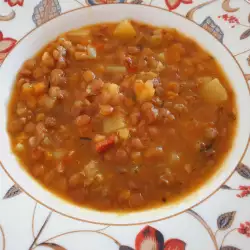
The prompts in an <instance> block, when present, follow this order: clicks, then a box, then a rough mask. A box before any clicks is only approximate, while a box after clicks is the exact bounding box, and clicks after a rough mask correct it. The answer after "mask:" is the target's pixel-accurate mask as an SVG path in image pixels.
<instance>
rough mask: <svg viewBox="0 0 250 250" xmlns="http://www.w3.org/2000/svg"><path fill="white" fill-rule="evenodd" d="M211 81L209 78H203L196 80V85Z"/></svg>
mask: <svg viewBox="0 0 250 250" xmlns="http://www.w3.org/2000/svg"><path fill="white" fill-rule="evenodd" d="M212 80H213V78H212V77H211V76H203V77H199V78H197V83H198V84H203V83H208V82H211V81H212Z"/></svg>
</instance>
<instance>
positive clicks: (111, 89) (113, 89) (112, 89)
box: [105, 83, 119, 97]
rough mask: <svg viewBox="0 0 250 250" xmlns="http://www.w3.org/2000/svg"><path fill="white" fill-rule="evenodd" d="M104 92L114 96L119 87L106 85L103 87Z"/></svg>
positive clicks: (113, 84) (117, 92)
mask: <svg viewBox="0 0 250 250" xmlns="http://www.w3.org/2000/svg"><path fill="white" fill-rule="evenodd" d="M105 90H106V91H107V92H108V93H109V94H110V95H111V96H112V97H114V96H116V95H118V94H119V86H118V85H117V84H115V83H108V84H107V85H106V86H105Z"/></svg>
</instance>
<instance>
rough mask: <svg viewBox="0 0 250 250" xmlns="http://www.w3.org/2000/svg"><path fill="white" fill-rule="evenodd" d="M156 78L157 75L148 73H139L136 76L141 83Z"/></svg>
mask: <svg viewBox="0 0 250 250" xmlns="http://www.w3.org/2000/svg"><path fill="white" fill-rule="evenodd" d="M156 77H157V74H156V73H154V72H152V71H149V72H140V74H138V75H137V79H140V80H142V81H147V80H152V79H154V78H156Z"/></svg>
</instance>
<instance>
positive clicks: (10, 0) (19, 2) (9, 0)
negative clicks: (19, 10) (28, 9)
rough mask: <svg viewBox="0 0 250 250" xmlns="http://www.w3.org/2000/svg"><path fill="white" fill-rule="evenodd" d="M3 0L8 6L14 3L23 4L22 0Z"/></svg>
mask: <svg viewBox="0 0 250 250" xmlns="http://www.w3.org/2000/svg"><path fill="white" fill-rule="evenodd" d="M4 2H7V3H8V4H9V6H11V7H13V6H15V5H19V6H23V2H24V0H4Z"/></svg>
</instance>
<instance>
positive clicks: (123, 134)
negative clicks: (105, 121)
mask: <svg viewBox="0 0 250 250" xmlns="http://www.w3.org/2000/svg"><path fill="white" fill-rule="evenodd" d="M118 134H119V137H120V138H121V139H123V140H127V139H128V138H129V130H128V128H122V129H119V130H118Z"/></svg>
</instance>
